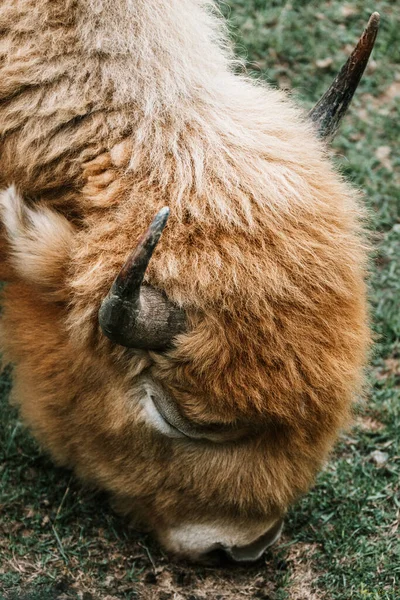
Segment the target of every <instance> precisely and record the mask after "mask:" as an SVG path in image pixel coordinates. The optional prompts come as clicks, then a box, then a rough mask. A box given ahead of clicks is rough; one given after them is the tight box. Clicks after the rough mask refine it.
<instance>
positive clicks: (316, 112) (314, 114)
mask: <svg viewBox="0 0 400 600" xmlns="http://www.w3.org/2000/svg"><path fill="white" fill-rule="evenodd" d="M379 21H380V16H379V13H377V12H375V13H373V14H372V15H371V17H370V19H369V21H368V25H367V27H366V29H365V31H364V33H363V34H362V36H361V38H360V39H359V41H358V44H357V46H356V47H355V49H354V50H353V52H352V54H351V56H350V57H349V59H348V61H347V62H346V64H345V65H344V66H343V67H342V69H341V71H340V73H339V74H338V75H337V77H336V78H335V80H334V81H333V83H332V85H331V86H330V88H329V89H328V91H327V92H326V93H325V94H324V95H323V96H322V98H321V100H320V101H319V102H318V103H317V104H316V105H315V107H314V108H313V109H312V110H311V111H310V113H309V117H310V118H311V120H312V121H313V122H314V123H315V125H316V128H317V131H318V134H319V136H320V137H321V138H323V139H327V140H331V139H332V138H333V137H334V135H335V133H336V131H337V129H338V127H339V124H340V121H341V120H342V118H343V117H344V115H345V114H346V111H347V109H348V107H349V104H350V102H351V100H352V98H353V96H354V93H355V91H356V89H357V87H358V84H359V83H360V80H361V77H362V75H363V73H364V71H365V67H366V66H367V64H368V60H369V57H370V55H371V52H372V49H373V47H374V44H375V40H376V36H377V34H378V29H379Z"/></svg>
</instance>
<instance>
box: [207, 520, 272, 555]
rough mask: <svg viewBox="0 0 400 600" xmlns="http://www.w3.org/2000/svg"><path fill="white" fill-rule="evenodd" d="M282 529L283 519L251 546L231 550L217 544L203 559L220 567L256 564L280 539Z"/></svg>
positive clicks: (236, 547)
mask: <svg viewBox="0 0 400 600" xmlns="http://www.w3.org/2000/svg"><path fill="white" fill-rule="evenodd" d="M282 528H283V519H280V520H279V521H277V522H276V523H275V524H274V525H273V526H272V527H271V528H270V529H268V531H266V532H265V533H264V534H263V535H261V536H260V537H259V538H257V539H256V540H255V541H254V542H251V544H247V545H245V546H232V547H230V548H229V547H224V546H223V545H222V544H216V545H215V546H213V547H212V548H210V549H209V550H208V551H207V552H205V553H204V554H203V556H202V557H201V558H202V559H203V560H204V561H205V562H211V563H214V564H215V563H218V564H219V565H223V564H225V563H227V562H232V561H234V562H237V563H241V562H243V563H249V562H255V561H257V560H258V559H259V558H261V556H262V555H263V554H264V552H265V550H266V549H267V548H268V547H269V546H272V544H274V543H275V542H276V541H277V540H278V539H279V537H280V535H281V533H282Z"/></svg>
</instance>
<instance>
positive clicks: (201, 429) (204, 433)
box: [143, 381, 247, 443]
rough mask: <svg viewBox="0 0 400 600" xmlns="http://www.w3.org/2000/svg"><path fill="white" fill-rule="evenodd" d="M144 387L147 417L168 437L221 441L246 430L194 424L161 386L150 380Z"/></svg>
mask: <svg viewBox="0 0 400 600" xmlns="http://www.w3.org/2000/svg"><path fill="white" fill-rule="evenodd" d="M145 389H146V392H147V394H146V398H145V399H144V404H143V406H144V409H145V412H146V416H147V419H148V421H149V422H150V423H151V424H152V425H153V426H154V427H155V429H157V430H158V431H159V432H160V433H162V434H164V435H166V436H168V437H171V438H183V439H184V438H188V439H191V440H204V441H210V442H215V443H221V442H227V441H232V440H237V439H238V438H240V437H243V436H244V434H245V432H246V431H247V428H244V427H241V428H237V427H232V426H227V425H221V424H205V425H204V426H203V425H199V424H197V423H196V424H194V423H193V422H191V421H189V419H187V417H185V416H183V415H182V414H181V412H180V411H179V409H178V407H177V405H176V403H175V401H174V400H173V399H172V398H170V397H169V396H167V395H166V394H165V392H164V390H163V389H162V388H161V386H158V385H156V384H154V382H153V381H152V382H151V383H149V384H147V383H146V385H145Z"/></svg>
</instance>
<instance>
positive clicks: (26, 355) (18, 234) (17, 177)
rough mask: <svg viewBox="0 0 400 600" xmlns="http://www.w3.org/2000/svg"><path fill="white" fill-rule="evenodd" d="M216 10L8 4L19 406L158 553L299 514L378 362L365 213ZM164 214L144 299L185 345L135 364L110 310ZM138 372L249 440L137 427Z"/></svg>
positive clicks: (1, 14)
mask: <svg viewBox="0 0 400 600" xmlns="http://www.w3.org/2000/svg"><path fill="white" fill-rule="evenodd" d="M205 5H206V3H204V2H200V1H198V0H171V1H169V2H165V1H164V0H146V1H145V0H135V1H132V2H128V0H120V1H118V2H116V1H114V2H111V0H78V1H72V0H64V1H61V0H57V1H55V0H51V1H50V0H15V1H14V2H12V3H10V2H6V1H3V2H1V3H0V29H1V30H2V32H3V33H2V37H1V39H0V41H1V45H0V101H1V105H0V134H1V141H0V151H1V163H0V164H1V173H0V179H1V182H0V183H2V184H3V186H5V185H9V184H11V183H13V182H15V183H16V185H17V187H18V190H19V192H20V193H21V194H22V196H23V197H26V198H28V200H29V201H28V205H26V203H25V202H24V201H22V200H19V199H18V194H14V196H13V197H14V200H12V201H11V200H10V194H11V195H12V193H11V192H8V193H4V194H3V195H2V201H1V210H2V220H3V223H4V224H5V229H4V234H5V235H4V236H3V246H2V247H3V248H4V253H3V261H4V260H5V258H4V257H5V255H7V256H8V262H7V265H8V266H7V268H3V271H4V276H5V277H6V278H7V279H8V280H9V284H8V285H7V287H6V290H5V292H4V295H3V304H4V315H3V318H2V323H3V324H2V329H3V336H2V338H3V339H2V346H3V349H4V352H5V354H6V357H7V359H8V360H9V361H10V362H12V363H14V365H15V368H14V381H15V386H14V396H15V399H16V401H17V402H18V403H19V404H20V406H21V412H22V414H23V417H24V419H25V421H26V422H27V423H28V424H29V426H30V427H31V428H32V430H33V432H34V433H35V435H36V436H37V438H38V439H39V440H40V441H41V443H42V444H43V445H44V446H45V447H46V448H48V449H49V450H50V452H51V453H52V455H53V456H54V458H55V460H56V461H58V462H59V463H61V464H66V465H69V466H71V467H74V468H75V470H76V472H77V473H78V475H79V476H81V477H83V478H85V479H88V480H90V481H93V482H95V483H96V484H97V485H99V486H101V487H103V488H105V489H107V490H109V491H111V492H112V493H113V494H114V495H115V496H116V497H117V498H118V500H119V502H120V504H121V506H123V509H124V511H125V512H128V513H130V514H131V516H134V515H135V516H136V517H137V516H139V517H140V518H142V519H143V520H144V521H146V522H147V523H148V525H149V527H150V528H151V529H153V530H154V531H156V532H157V533H158V535H159V537H160V539H161V540H162V539H163V536H164V532H165V530H166V528H167V527H170V526H172V525H176V524H179V523H181V522H185V521H190V522H205V521H207V520H210V519H211V520H216V521H217V520H218V519H219V520H220V521H221V520H222V521H226V522H231V521H239V522H241V523H244V524H246V523H247V522H248V523H250V522H252V521H254V520H257V519H264V518H267V517H269V516H271V515H272V516H277V515H280V514H284V513H285V511H286V510H287V507H288V506H289V504H290V503H291V502H293V501H294V500H295V499H296V498H297V497H298V496H299V494H301V493H303V492H304V491H306V490H307V489H308V487H309V486H310V484H311V482H312V481H313V479H314V476H315V474H316V472H317V471H318V469H319V468H320V467H321V464H322V463H323V461H324V460H325V458H326V456H327V453H328V452H329V450H330V448H331V447H332V444H333V442H334V440H335V439H336V437H337V433H338V430H339V429H340V428H341V427H343V426H344V425H345V424H346V423H347V421H348V418H349V412H350V407H351V404H352V401H353V400H354V397H355V394H357V393H358V392H359V391H360V389H361V385H362V368H363V365H364V363H365V358H366V351H367V347H368V343H369V330H368V322H367V321H368V319H367V311H366V301H365V285H364V274H365V265H366V247H365V243H364V241H363V236H362V232H361V226H360V218H361V216H362V211H361V210H360V208H359V204H358V197H357V196H358V195H357V193H356V192H355V191H354V190H353V189H351V188H350V187H349V186H348V185H346V184H345V183H344V182H343V181H342V180H341V178H340V176H339V175H338V174H337V173H336V172H335V171H334V170H333V169H332V167H331V166H330V164H329V161H328V160H327V158H326V156H325V150H324V148H323V146H322V145H321V143H320V142H318V141H317V139H316V137H315V134H314V132H313V131H312V127H311V125H310V124H309V123H308V122H307V120H306V119H305V118H304V116H303V115H302V114H301V112H299V111H298V110H297V109H296V108H294V107H293V105H292V104H291V102H290V101H289V100H288V99H287V98H285V97H284V96H283V95H282V94H281V93H279V92H277V91H273V90H271V89H269V88H267V87H265V86H263V85H259V84H255V83H254V82H250V81H249V80H248V79H246V78H245V77H241V76H237V75H234V74H233V73H232V65H233V63H232V59H231V56H230V52H229V50H228V49H227V45H226V42H225V36H224V32H223V28H222V26H221V24H220V22H219V20H218V18H217V17H216V16H215V15H213V14H211V12H210V11H209V10H207V9H206V6H205ZM164 205H168V206H169V207H170V209H171V217H170V220H169V224H168V227H167V229H166V230H165V232H164V234H163V237H162V239H161V242H160V244H159V248H158V249H157V252H156V254H155V256H154V258H153V260H152V261H151V263H150V267H149V269H148V272H147V275H146V277H147V282H148V283H150V284H151V285H153V286H155V287H158V288H160V289H163V290H164V291H165V292H166V294H167V295H168V297H169V298H170V299H171V300H173V301H174V302H176V303H177V304H178V305H180V306H183V307H184V308H185V309H186V311H187V314H188V318H189V325H190V326H189V329H188V332H187V333H186V334H182V335H180V336H178V337H177V339H176V343H175V345H174V348H173V349H172V350H170V351H168V352H165V353H162V354H161V353H152V352H145V351H131V350H127V349H124V348H122V347H117V346H115V345H113V344H112V343H111V342H110V341H109V340H107V339H106V338H105V337H104V336H103V335H102V333H101V331H100V329H99V326H98V321H97V312H98V309H99V306H100V303H101V301H102V299H103V298H104V296H105V295H106V293H107V291H108V289H109V287H110V285H111V283H112V280H113V278H114V277H115V275H116V274H117V272H118V270H119V268H120V267H121V265H122V263H123V261H124V260H125V259H126V257H127V255H128V254H129V253H130V251H131V250H132V249H133V247H134V246H135V243H136V241H137V239H138V238H139V236H140V235H141V234H142V232H143V231H144V230H145V228H146V227H147V225H148V224H149V223H150V221H151V219H152V218H153V216H154V214H155V213H156V211H157V210H158V209H160V208H161V207H162V206H164ZM11 206H14V208H10V207H11ZM15 207H17V208H15ZM18 207H19V208H18ZM13 211H14V213H15V215H16V216H15V219H14V221H13V224H11V225H10V223H9V221H10V218H11V217H10V214H11V216H12V214H14V213H13ZM15 211H16V212H15ZM56 211H57V212H56ZM29 215H30V216H29ZM38 215H41V216H38ZM7 223H8V224H7ZM145 370H147V372H148V373H149V376H150V377H151V378H153V379H154V380H157V381H159V382H161V383H162V385H163V386H164V387H165V389H167V390H168V392H169V393H170V394H171V395H172V396H173V397H174V398H175V399H176V401H177V402H178V403H179V406H180V408H181V410H182V412H183V413H184V414H185V415H187V416H188V418H190V419H191V420H193V421H195V422H198V423H209V422H210V423H237V424H242V423H245V424H246V426H247V427H249V428H250V431H251V435H249V436H248V437H246V438H245V439H243V440H241V441H240V442H236V443H227V444H220V445H219V444H212V443H206V442H187V441H180V440H172V439H169V438H163V437H162V436H161V435H160V434H159V433H157V432H154V431H152V429H151V428H150V427H149V426H148V425H146V424H145V423H144V422H143V420H142V419H141V415H140V408H139V405H138V402H137V399H138V398H139V396H140V391H139V390H138V389H137V385H138V383H137V381H138V380H137V377H138V375H139V374H140V373H143V372H144V371H145Z"/></svg>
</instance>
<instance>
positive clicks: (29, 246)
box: [0, 186, 74, 299]
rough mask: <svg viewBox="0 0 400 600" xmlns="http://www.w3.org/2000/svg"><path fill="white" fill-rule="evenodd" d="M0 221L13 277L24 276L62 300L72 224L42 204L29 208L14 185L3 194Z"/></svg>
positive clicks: (23, 277) (28, 280)
mask: <svg viewBox="0 0 400 600" xmlns="http://www.w3.org/2000/svg"><path fill="white" fill-rule="evenodd" d="M0 220H1V221H2V223H3V226H4V233H3V236H4V234H5V236H4V237H5V238H6V248H5V252H6V254H8V264H9V267H11V278H13V277H15V276H17V277H19V278H22V279H23V280H25V281H27V282H29V283H32V284H35V285H37V286H40V287H41V288H43V291H45V292H50V293H51V295H52V296H53V297H54V299H61V298H60V296H61V295H62V288H63V287H64V286H63V284H64V280H65V272H66V268H65V265H66V264H67V259H68V255H69V252H70V248H71V243H72V238H73V233H74V229H73V226H72V225H71V224H70V223H69V221H67V219H66V218H65V217H63V216H62V215H60V214H59V213H56V212H55V211H54V210H52V209H50V208H48V207H47V206H44V205H43V204H38V205H37V206H35V208H30V207H29V206H28V205H27V204H26V202H25V201H24V199H23V198H22V196H21V195H20V194H19V193H18V191H17V190H16V188H15V187H14V186H11V187H9V188H8V189H7V190H4V191H3V192H1V193H0ZM7 279H8V277H7Z"/></svg>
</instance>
